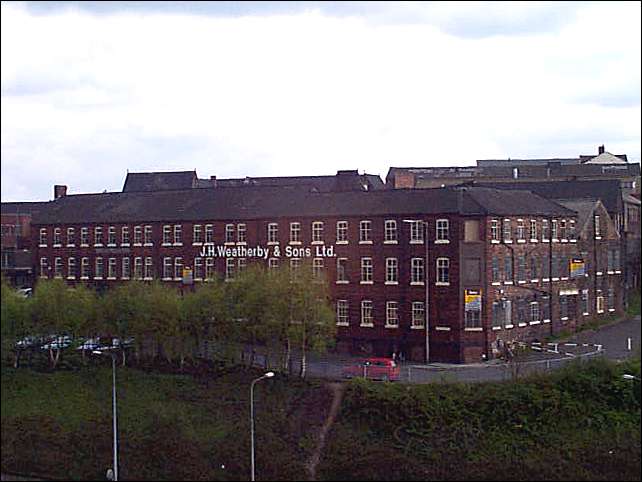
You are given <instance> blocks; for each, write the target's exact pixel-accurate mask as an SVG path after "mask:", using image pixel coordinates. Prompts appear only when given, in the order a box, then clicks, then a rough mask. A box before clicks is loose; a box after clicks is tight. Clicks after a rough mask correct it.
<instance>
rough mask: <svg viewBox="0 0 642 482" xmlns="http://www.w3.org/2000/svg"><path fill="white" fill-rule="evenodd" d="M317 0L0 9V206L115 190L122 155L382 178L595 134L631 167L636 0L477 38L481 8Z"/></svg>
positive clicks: (155, 161)
mask: <svg viewBox="0 0 642 482" xmlns="http://www.w3.org/2000/svg"><path fill="white" fill-rule="evenodd" d="M435 5H436V6H435ZM280 8H281V9H282V7H280ZM324 8H325V10H324ZM324 8H316V9H307V10H306V11H303V12H297V13H295V14H286V13H283V12H280V13H279V14H273V15H270V16H255V15H247V16H240V17H231V16H216V15H214V16H213V15H183V14H177V13H175V12H164V13H155V12H154V11H151V12H147V11H142V12H141V11H138V10H137V11H136V12H134V13H128V12H126V11H116V12H113V13H110V14H104V15H94V14H89V13H87V12H84V11H81V10H75V11H69V10H68V9H61V10H60V11H54V12H51V13H50V14H48V15H35V14H33V13H32V12H30V11H29V10H28V9H25V8H24V6H21V5H19V4H7V3H3V4H2V30H1V35H2V47H1V48H2V107H1V110H2V198H3V200H4V199H7V200H18V199H25V200H27V199H46V198H49V197H50V191H51V185H53V184H54V183H66V184H69V185H70V192H90V191H97V190H102V189H109V190H118V189H120V187H121V186H122V182H123V179H124V177H125V174H126V170H127V169H130V170H132V171H136V170H154V169H156V170H165V169H180V170H188V169H196V170H197V172H198V173H199V175H200V176H202V177H206V176H209V175H218V176H219V177H226V176H245V175H311V174H332V173H333V172H334V171H336V170H337V169H350V168H359V169H361V170H367V171H368V172H371V173H377V174H381V175H382V177H383V176H385V174H386V172H387V170H388V167H390V166H392V165H397V166H399V165H448V164H473V163H474V160H475V159H479V158H489V157H496V156H499V157H508V156H510V157H530V156H532V157H534V156H551V157H553V156H577V155H578V154H580V153H581V154H586V153H590V152H593V151H594V150H595V149H596V146H597V145H598V144H603V143H604V144H606V147H607V149H608V150H610V151H612V152H616V153H618V154H619V153H627V154H629V155H630V156H631V157H632V158H633V159H635V160H637V161H639V158H640V154H639V153H640V102H639V91H640V74H639V72H640V43H639V36H640V18H639V7H637V6H636V5H632V4H615V5H612V4H611V3H609V4H588V5H580V6H579V7H573V8H572V9H569V7H568V6H563V7H562V8H561V9H559V10H558V14H559V15H558V16H557V17H559V18H557V17H556V16H555V12H556V10H555V8H556V7H555V6H554V5H553V6H551V5H548V4H546V5H543V6H538V7H537V8H535V9H534V10H533V9H532V8H531V9H529V7H528V6H527V5H521V6H514V5H509V6H505V7H502V9H500V10H501V11H500V12H499V13H498V15H499V17H498V18H500V20H501V22H499V23H500V24H501V23H502V22H505V23H510V25H511V28H506V29H504V30H505V32H508V33H511V32H512V33H515V32H518V33H519V35H510V36H508V35H498V34H497V33H496V32H497V31H499V32H501V31H502V29H501V28H499V27H497V25H498V24H497V19H495V20H493V22H494V25H495V26H496V27H497V29H496V30H495V33H494V34H492V35H481V34H475V35H473V32H472V30H474V29H475V28H477V29H478V31H479V32H482V31H484V32H488V31H489V30H488V29H489V28H490V27H488V26H487V25H486V24H487V23H488V22H490V20H489V14H491V13H493V12H496V13H497V12H498V10H497V9H498V7H497V6H492V5H487V4H474V5H471V8H470V9H468V10H462V7H461V6H456V7H455V8H454V9H451V10H449V7H448V6H447V4H434V5H433V4H431V8H432V10H431V12H432V13H431V15H430V16H429V17H430V19H428V16H427V15H425V14H424V16H423V17H422V16H421V15H420V16H419V18H418V19H417V20H416V21H414V22H410V21H407V22H402V21H388V22H384V21H373V18H372V16H368V15H365V16H364V15H356V14H351V15H343V16H337V15H332V12H329V13H328V11H327V10H328V8H326V7H324ZM335 8H336V6H335ZM373 8H374V7H373ZM390 8H391V7H390V6H386V7H385V8H383V9H382V10H378V11H376V13H377V15H378V18H379V19H385V18H386V17H385V16H384V14H385V13H386V12H388V13H389V12H391V10H390ZM416 8H417V7H414V6H408V10H407V11H406V12H405V13H406V14H408V12H412V11H413V9H415V10H416ZM386 9H387V10H386ZM488 9H490V10H491V11H488V12H486V14H482V13H480V12H482V11H485V10H488ZM330 10H331V9H330ZM353 11H354V9H353ZM397 12H401V13H404V12H402V11H401V10H397ZM422 12H423V11H422ZM449 12H450V14H449ZM471 12H473V13H474V15H473V14H472V13H471ZM525 12H532V13H530V14H529V15H532V19H533V22H535V23H538V25H536V26H531V27H529V26H528V25H526V23H527V20H528V18H529V17H528V15H527V14H526V13H525ZM464 14H465V15H464ZM398 15H400V14H399V13H398ZM491 16H492V15H491ZM375 17H376V15H375ZM475 18H479V21H478V22H477V24H475ZM547 19H548V20H547ZM375 20H376V19H375ZM393 20H394V18H393ZM428 20H431V21H428ZM547 22H548V23H547ZM549 24H550V25H549ZM553 24H554V25H553ZM447 25H451V26H452V28H451V29H450V33H448V32H449V29H448V28H446V27H445V26H447ZM462 25H467V26H468V27H467V28H468V29H469V30H470V32H471V34H470V35H464V34H465V32H463V33H462V32H461V28H463V27H462ZM520 25H521V27H520ZM500 26H501V25H500ZM457 29H459V30H457ZM455 30H457V31H455ZM491 30H492V29H491ZM475 37H484V38H476V39H475ZM634 39H635V41H634Z"/></svg>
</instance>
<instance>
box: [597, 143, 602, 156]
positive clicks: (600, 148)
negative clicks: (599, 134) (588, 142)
mask: <svg viewBox="0 0 642 482" xmlns="http://www.w3.org/2000/svg"><path fill="white" fill-rule="evenodd" d="M597 154H598V155H600V154H604V144H602V145H601V146H599V147H598V148H597Z"/></svg>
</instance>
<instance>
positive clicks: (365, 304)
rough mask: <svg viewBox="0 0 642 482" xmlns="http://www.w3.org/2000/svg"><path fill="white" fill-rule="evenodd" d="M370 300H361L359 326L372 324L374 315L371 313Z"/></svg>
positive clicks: (370, 325) (367, 326)
mask: <svg viewBox="0 0 642 482" xmlns="http://www.w3.org/2000/svg"><path fill="white" fill-rule="evenodd" d="M372 311H373V304H372V300H361V323H360V326H363V327H366V328H371V327H373V326H374V317H373V315H372Z"/></svg>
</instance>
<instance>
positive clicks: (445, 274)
mask: <svg viewBox="0 0 642 482" xmlns="http://www.w3.org/2000/svg"><path fill="white" fill-rule="evenodd" d="M437 283H441V284H450V260H449V259H448V258H437Z"/></svg>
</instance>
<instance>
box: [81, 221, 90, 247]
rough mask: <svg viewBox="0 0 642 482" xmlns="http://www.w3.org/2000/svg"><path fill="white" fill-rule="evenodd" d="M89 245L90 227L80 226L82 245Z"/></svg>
mask: <svg viewBox="0 0 642 482" xmlns="http://www.w3.org/2000/svg"><path fill="white" fill-rule="evenodd" d="M87 246H89V228H88V227H87V226H83V227H81V228H80V247H81V248H86V247H87Z"/></svg>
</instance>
